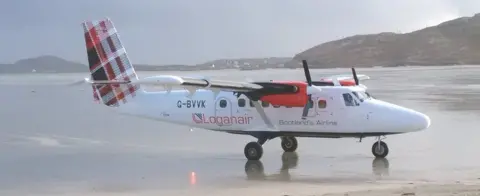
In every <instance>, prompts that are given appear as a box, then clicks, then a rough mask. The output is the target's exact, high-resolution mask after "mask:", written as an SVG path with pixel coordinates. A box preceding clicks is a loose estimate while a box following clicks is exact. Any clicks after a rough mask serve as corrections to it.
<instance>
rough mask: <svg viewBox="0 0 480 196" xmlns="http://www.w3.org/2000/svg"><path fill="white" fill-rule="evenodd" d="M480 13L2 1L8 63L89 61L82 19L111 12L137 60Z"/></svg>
mask: <svg viewBox="0 0 480 196" xmlns="http://www.w3.org/2000/svg"><path fill="white" fill-rule="evenodd" d="M477 12H480V0H401V1H397V0H390V1H386V0H237V1H233V0H135V1H133V0H81V1H78V0H2V2H1V5H0V24H1V25H2V26H1V28H0V35H1V36H0V62H3V63H12V62H14V61H16V60H18V59H21V58H28V57H34V56H39V55H56V56H59V57H62V58H65V59H68V60H73V61H78V62H82V63H85V62H86V51H85V46H84V39H83V30H82V27H81V25H80V24H81V22H82V21H83V20H89V19H99V18H100V19H101V18H103V17H106V16H108V17H110V18H111V19H112V20H113V22H114V23H115V26H116V28H117V30H118V31H119V33H120V36H121V39H122V41H123V43H124V45H125V46H126V48H127V52H128V53H129V56H130V58H131V60H132V61H133V62H134V63H148V64H171V63H186V64H196V63H203V62H205V61H208V60H213V59H218V58H241V57H268V56H293V55H295V54H297V53H299V52H301V51H303V50H306V49H308V48H310V47H313V46H315V45H318V44H320V43H323V42H327V41H331V40H334V39H338V38H342V37H345V36H351V35H354V34H366V33H379V32H383V31H391V32H408V31H413V30H416V29H420V28H424V27H426V26H427V25H436V24H438V23H440V22H443V21H445V20H450V19H453V18H457V17H461V16H472V15H473V14H475V13H477Z"/></svg>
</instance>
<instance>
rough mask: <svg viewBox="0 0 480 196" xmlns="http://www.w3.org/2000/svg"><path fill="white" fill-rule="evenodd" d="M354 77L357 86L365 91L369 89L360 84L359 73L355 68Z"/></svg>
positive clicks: (353, 70) (353, 69)
mask: <svg viewBox="0 0 480 196" xmlns="http://www.w3.org/2000/svg"><path fill="white" fill-rule="evenodd" d="M352 75H353V80H355V85H356V86H360V87H362V88H363V89H367V86H365V85H363V84H360V80H359V79H358V76H357V71H356V70H355V68H354V67H352Z"/></svg>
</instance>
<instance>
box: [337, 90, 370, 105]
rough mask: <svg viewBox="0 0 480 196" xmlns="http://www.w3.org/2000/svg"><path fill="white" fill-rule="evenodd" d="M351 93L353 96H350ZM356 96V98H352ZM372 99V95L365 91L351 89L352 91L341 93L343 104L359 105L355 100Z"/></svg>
mask: <svg viewBox="0 0 480 196" xmlns="http://www.w3.org/2000/svg"><path fill="white" fill-rule="evenodd" d="M352 95H353V96H352ZM354 96H355V97H356V99H355V98H354ZM368 99H372V96H370V94H368V93H367V92H363V91H352V93H343V101H344V102H345V106H359V105H360V103H358V101H357V100H359V101H360V102H364V101H365V100H368Z"/></svg>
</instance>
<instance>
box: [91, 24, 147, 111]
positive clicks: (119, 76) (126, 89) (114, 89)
mask: <svg viewBox="0 0 480 196" xmlns="http://www.w3.org/2000/svg"><path fill="white" fill-rule="evenodd" d="M82 26H83V29H84V35H85V44H86V49H87V57H88V66H89V69H90V73H91V79H92V80H93V81H132V80H138V76H137V74H136V73H135V69H134V68H133V65H132V63H131V62H130V59H129V58H128V55H127V52H126V50H125V47H124V46H123V44H122V42H121V41H120V37H119V34H118V32H117V29H116V28H115V26H114V25H113V22H112V21H111V20H110V19H109V18H106V19H103V20H96V21H85V22H83V23H82ZM92 90H93V96H94V99H95V100H96V101H100V100H101V101H102V103H103V104H105V105H107V106H113V107H118V106H119V105H120V104H121V103H127V102H128V100H129V99H131V98H133V97H135V95H136V94H137V93H138V91H139V90H141V89H140V86H139V85H133V84H123V85H118V84H115V85H114V84H92Z"/></svg>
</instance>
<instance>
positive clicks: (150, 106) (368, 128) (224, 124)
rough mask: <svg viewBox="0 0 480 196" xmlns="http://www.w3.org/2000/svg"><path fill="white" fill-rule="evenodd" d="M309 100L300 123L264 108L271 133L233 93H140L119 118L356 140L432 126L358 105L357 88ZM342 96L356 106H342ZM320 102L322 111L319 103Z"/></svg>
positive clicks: (289, 111) (402, 113)
mask: <svg viewBox="0 0 480 196" xmlns="http://www.w3.org/2000/svg"><path fill="white" fill-rule="evenodd" d="M321 89H322V90H321V92H316V93H314V94H313V95H312V100H313V102H314V105H313V107H312V108H310V109H309V112H308V117H307V118H306V119H305V120H303V119H302V118H301V115H302V112H303V108H302V107H285V106H272V105H270V104H265V105H262V106H264V107H263V109H264V111H265V113H266V116H267V117H268V118H269V119H270V121H271V122H272V124H273V125H274V126H275V129H269V127H268V126H267V125H266V123H265V120H264V119H263V118H262V116H261V114H260V113H259V112H257V110H256V108H255V107H254V106H253V105H251V104H250V100H249V99H248V98H247V97H246V96H244V95H242V96H240V97H238V98H237V96H235V95H234V94H233V93H232V92H225V91H221V92H220V93H218V94H217V95H216V94H215V93H214V92H213V91H211V90H197V91H196V92H195V93H194V94H193V96H191V97H190V98H189V97H187V96H188V94H189V92H188V91H187V90H173V91H171V92H169V93H167V92H166V91H160V92H138V94H137V96H136V97H135V98H134V99H132V100H131V101H129V102H128V103H126V104H124V105H122V106H120V107H118V108H116V109H117V110H118V112H120V113H123V114H128V115H134V116H139V117H143V118H149V119H156V120H159V121H164V122H169V123H174V124H179V125H186V126H190V127H195V128H203V129H209V130H215V131H224V132H231V133H237V134H252V133H255V132H264V133H271V134H276V136H281V135H282V134H288V135H295V136H305V137H360V136H380V135H388V134H398V133H406V132H414V131H420V130H423V129H426V128H427V127H429V125H430V119H429V117H428V116H426V115H424V114H422V113H420V112H417V111H414V110H412V109H408V108H404V107H401V106H397V105H394V104H391V103H387V102H384V101H381V100H377V99H374V98H371V97H365V99H362V100H360V99H359V98H358V97H355V96H354V95H353V94H352V92H354V91H355V92H360V93H361V92H365V90H364V89H362V88H359V87H345V86H340V87H339V86H328V87H322V88H321ZM345 93H348V94H350V95H351V97H353V99H354V101H353V103H355V102H356V104H354V105H349V106H347V105H348V104H346V101H345V99H344V95H343V94H345ZM319 100H324V101H325V102H326V105H322V104H320V103H319Z"/></svg>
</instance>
